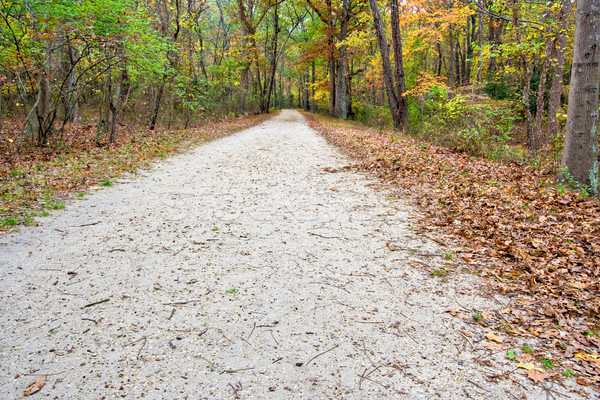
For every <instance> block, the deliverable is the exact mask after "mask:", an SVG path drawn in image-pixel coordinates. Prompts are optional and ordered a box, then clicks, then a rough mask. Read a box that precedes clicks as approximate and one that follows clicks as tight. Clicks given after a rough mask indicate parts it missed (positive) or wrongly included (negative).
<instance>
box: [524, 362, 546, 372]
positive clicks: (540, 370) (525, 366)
mask: <svg viewBox="0 0 600 400" xmlns="http://www.w3.org/2000/svg"><path fill="white" fill-rule="evenodd" d="M517 368H523V369H526V370H527V371H534V370H535V371H539V372H544V370H543V369H541V368H539V367H536V366H535V364H523V363H519V364H517Z"/></svg>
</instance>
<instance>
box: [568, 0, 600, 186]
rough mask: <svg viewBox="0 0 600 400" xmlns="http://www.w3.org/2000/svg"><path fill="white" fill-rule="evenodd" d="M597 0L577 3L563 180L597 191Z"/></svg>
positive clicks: (599, 59)
mask: <svg viewBox="0 0 600 400" xmlns="http://www.w3.org/2000/svg"><path fill="white" fill-rule="evenodd" d="M598 26H600V0H579V1H578V2H577V24H576V26H575V48H574V51H573V66H572V70H571V87H570V89H569V110H568V114H567V132H566V136H565V148H564V153H563V159H562V165H563V169H564V170H563V176H562V177H563V179H567V178H572V179H573V180H575V182H576V183H578V184H579V185H583V186H585V187H588V188H589V191H590V192H592V193H593V194H597V192H598V94H599V82H600V29H598Z"/></svg>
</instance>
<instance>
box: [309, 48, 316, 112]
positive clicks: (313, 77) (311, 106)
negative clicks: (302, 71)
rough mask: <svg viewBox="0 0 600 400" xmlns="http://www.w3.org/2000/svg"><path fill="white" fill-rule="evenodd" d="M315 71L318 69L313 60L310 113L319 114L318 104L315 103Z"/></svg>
mask: <svg viewBox="0 0 600 400" xmlns="http://www.w3.org/2000/svg"><path fill="white" fill-rule="evenodd" d="M315 69H316V65H315V61H314V60H313V62H312V65H311V77H310V82H311V90H310V92H311V95H310V112H312V113H315V112H317V107H316V103H315Z"/></svg>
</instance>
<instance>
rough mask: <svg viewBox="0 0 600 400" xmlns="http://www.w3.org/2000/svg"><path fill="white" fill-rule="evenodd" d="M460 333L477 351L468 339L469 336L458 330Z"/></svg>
mask: <svg viewBox="0 0 600 400" xmlns="http://www.w3.org/2000/svg"><path fill="white" fill-rule="evenodd" d="M458 332H460V334H461V335H463V337H464V338H465V340H466V341H467V343H469V344H470V345H471V348H472V349H473V350H475V346H473V343H472V342H471V341H470V340H469V338H468V337H467V335H466V334H465V333H464V332H463V331H461V330H460V329H459V330H458Z"/></svg>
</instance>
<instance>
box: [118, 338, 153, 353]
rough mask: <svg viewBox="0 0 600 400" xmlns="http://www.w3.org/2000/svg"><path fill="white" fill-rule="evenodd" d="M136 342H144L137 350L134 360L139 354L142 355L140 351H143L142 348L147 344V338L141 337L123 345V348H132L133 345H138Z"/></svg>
mask: <svg viewBox="0 0 600 400" xmlns="http://www.w3.org/2000/svg"><path fill="white" fill-rule="evenodd" d="M138 342H144V343H142V346H141V347H140V349H139V350H138V353H137V356H136V358H138V357H139V356H140V354H141V353H142V350H143V349H144V347H145V346H146V343H147V342H148V336H142V337H141V338H139V339H136V340H133V341H131V342H129V343H127V344H125V345H123V347H127V346H133V345H134V344H136V343H138Z"/></svg>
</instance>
